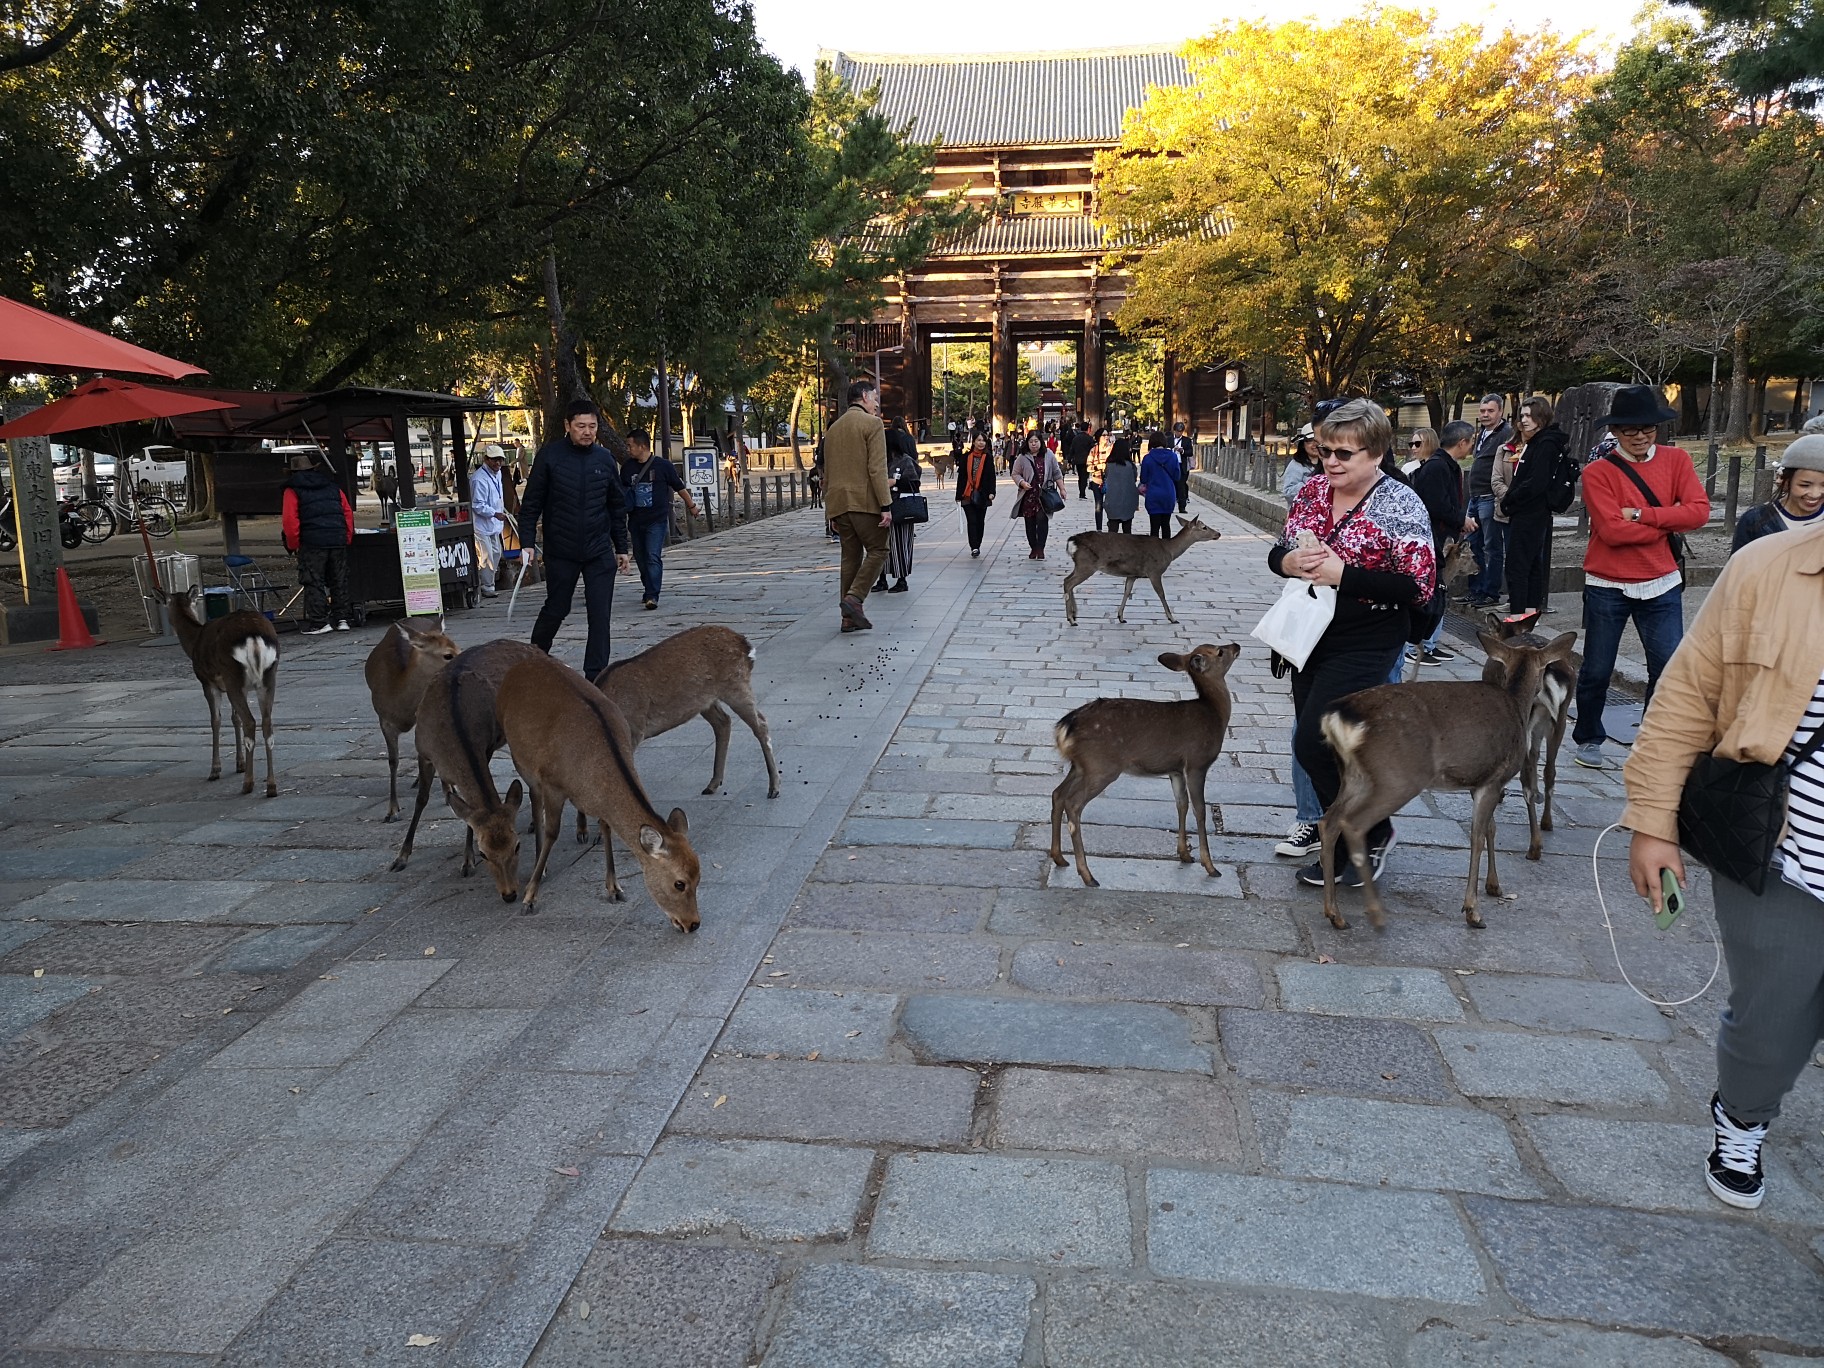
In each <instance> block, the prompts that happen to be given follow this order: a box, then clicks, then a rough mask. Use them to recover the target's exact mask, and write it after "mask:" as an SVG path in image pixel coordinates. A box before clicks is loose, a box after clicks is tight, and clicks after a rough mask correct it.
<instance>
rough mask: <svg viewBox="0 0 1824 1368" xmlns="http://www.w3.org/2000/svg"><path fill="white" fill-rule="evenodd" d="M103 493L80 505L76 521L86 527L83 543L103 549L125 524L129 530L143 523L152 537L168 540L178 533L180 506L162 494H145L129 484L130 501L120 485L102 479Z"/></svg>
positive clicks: (127, 488) (99, 483) (128, 482)
mask: <svg viewBox="0 0 1824 1368" xmlns="http://www.w3.org/2000/svg"><path fill="white" fill-rule="evenodd" d="M96 485H97V487H98V488H99V489H100V490H101V491H102V497H101V498H99V499H84V500H83V501H82V502H81V503H79V504H77V505H76V518H77V521H78V522H80V523H81V524H82V539H83V540H84V541H85V542H87V543H89V545H91V546H100V545H101V544H102V543H103V542H105V541H106V540H107V539H108V538H109V537H111V536H113V535H114V533H115V532H116V531H118V530H119V524H120V523H121V522H123V521H124V522H125V524H126V526H127V527H128V529H129V530H130V529H132V528H135V527H138V526H139V525H140V523H141V522H142V521H143V522H144V523H145V528H146V533H147V535H149V536H153V537H158V538H161V539H162V538H165V537H168V536H170V535H171V534H172V533H173V532H175V531H176V530H177V505H176V504H174V503H172V502H171V500H169V499H167V498H165V496H164V495H162V494H141V493H139V492H138V491H137V490H136V489H134V488H133V482H132V481H131V480H128V481H127V482H126V485H125V488H126V497H125V498H124V499H123V498H122V497H121V492H120V491H121V488H122V486H121V484H120V482H119V481H117V480H114V479H110V478H105V477H104V478H102V479H100V480H97V481H96Z"/></svg>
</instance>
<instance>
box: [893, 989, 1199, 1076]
mask: <svg viewBox="0 0 1824 1368" xmlns="http://www.w3.org/2000/svg"><path fill="white" fill-rule="evenodd" d="M900 1029H901V1030H902V1032H903V1033H904V1035H905V1038H906V1040H907V1041H908V1043H910V1045H911V1046H912V1048H913V1049H914V1050H915V1051H916V1052H917V1053H918V1054H919V1055H921V1056H923V1057H925V1058H929V1059H937V1060H960V1061H966V1062H972V1063H1001V1064H1081V1065H1090V1066H1101V1067H1105V1068H1117V1069H1119V1068H1127V1069H1167V1070H1173V1071H1177V1072H1189V1073H1209V1072H1210V1071H1211V1068H1212V1064H1211V1059H1210V1052H1209V1051H1208V1050H1207V1049H1204V1048H1202V1047H1201V1046H1198V1045H1195V1044H1193V1043H1192V1041H1191V1035H1190V1024H1189V1022H1188V1021H1187V1020H1186V1019H1185V1018H1184V1017H1182V1016H1179V1015H1178V1014H1177V1013H1175V1012H1173V1011H1172V1010H1171V1009H1170V1008H1168V1007H1157V1006H1151V1005H1147V1004H1141V1003H1127V1002H1106V1003H1087V1002H1076V1003H1061V1002H1044V1001H1036V1000H1033V999H1027V998H997V997H969V996H965V995H962V994H944V995H936V994H932V995H926V996H922V997H914V998H910V999H908V1000H907V1002H906V1006H905V1010H904V1011H903V1012H902V1013H901V1015H900Z"/></svg>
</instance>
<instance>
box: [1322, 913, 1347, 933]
mask: <svg viewBox="0 0 1824 1368" xmlns="http://www.w3.org/2000/svg"><path fill="white" fill-rule="evenodd" d="M1324 915H1325V916H1326V917H1328V918H1329V919H1330V925H1332V926H1334V927H1335V928H1336V929H1337V930H1338V931H1347V930H1348V929H1349V919H1348V918H1347V917H1345V916H1344V915H1343V914H1342V913H1341V912H1326V913H1324Z"/></svg>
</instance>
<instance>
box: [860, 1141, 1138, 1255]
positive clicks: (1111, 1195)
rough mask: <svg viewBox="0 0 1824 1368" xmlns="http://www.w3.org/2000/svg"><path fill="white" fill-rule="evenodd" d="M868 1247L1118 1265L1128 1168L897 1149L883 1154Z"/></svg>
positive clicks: (1125, 1241) (1124, 1250)
mask: <svg viewBox="0 0 1824 1368" xmlns="http://www.w3.org/2000/svg"><path fill="white" fill-rule="evenodd" d="M868 1254H869V1256H870V1257H872V1258H877V1259H882V1258H884V1259H931V1260H945V1261H951V1262H957V1261H967V1262H975V1261H984V1262H990V1261H997V1260H1014V1261H1018V1262H1022V1263H1038V1264H1041V1265H1043V1266H1045V1267H1048V1268H1094V1267H1118V1268H1125V1267H1127V1266H1128V1265H1129V1264H1130V1263H1131V1262H1132V1260H1133V1244H1132V1238H1131V1235H1130V1231H1129V1216H1128V1206H1127V1180H1126V1176H1125V1174H1124V1173H1123V1171H1122V1169H1121V1168H1120V1167H1119V1166H1118V1165H1116V1164H1110V1163H1102V1162H1099V1161H1094V1160H1087V1159H1045V1158H1031V1159H1028V1158H1014V1157H1010V1156H1005V1155H990V1154H936V1153H925V1154H897V1155H894V1156H893V1157H892V1158H891V1159H889V1160H888V1161H887V1179H886V1183H885V1185H884V1186H883V1187H882V1188H881V1192H880V1200H879V1202H878V1203H877V1204H876V1206H875V1210H874V1225H873V1228H872V1229H871V1230H870V1232H869V1234H868Z"/></svg>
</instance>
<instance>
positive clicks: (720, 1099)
mask: <svg viewBox="0 0 1824 1368" xmlns="http://www.w3.org/2000/svg"><path fill="white" fill-rule="evenodd" d="M726 1101H728V1094H727V1093H723V1094H722V1096H720V1097H718V1098H717V1099H716V1100H715V1101H714V1102H711V1103H710V1104H709V1109H710V1110H711V1111H714V1110H715V1109H716V1108H717V1107H719V1106H721V1105H722V1104H723V1103H724V1102H726Z"/></svg>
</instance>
